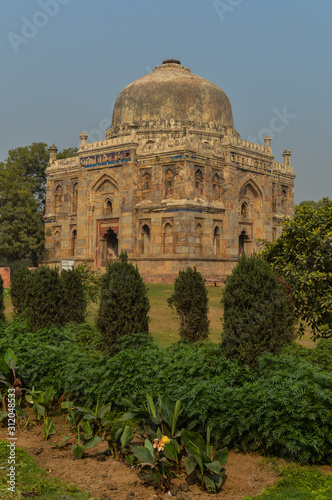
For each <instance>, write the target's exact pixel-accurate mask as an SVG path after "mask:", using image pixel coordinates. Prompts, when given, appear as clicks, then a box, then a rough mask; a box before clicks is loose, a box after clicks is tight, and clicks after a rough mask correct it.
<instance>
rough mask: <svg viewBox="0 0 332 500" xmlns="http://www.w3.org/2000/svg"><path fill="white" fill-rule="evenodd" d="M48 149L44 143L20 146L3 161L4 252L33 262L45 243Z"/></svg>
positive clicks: (0, 217)
mask: <svg viewBox="0 0 332 500" xmlns="http://www.w3.org/2000/svg"><path fill="white" fill-rule="evenodd" d="M48 156H49V154H48V149H47V145H46V144H44V143H34V144H32V145H31V146H27V147H20V148H16V149H14V150H12V151H9V154H8V158H7V160H6V161H5V162H4V163H1V164H0V255H1V256H2V257H5V258H7V259H9V260H20V259H23V258H25V257H26V256H29V257H30V259H31V262H32V264H33V266H36V265H37V262H38V256H39V255H40V254H41V253H42V251H43V247H44V225H43V218H42V217H43V210H44V206H45V193H46V174H45V170H46V167H47V162H48Z"/></svg>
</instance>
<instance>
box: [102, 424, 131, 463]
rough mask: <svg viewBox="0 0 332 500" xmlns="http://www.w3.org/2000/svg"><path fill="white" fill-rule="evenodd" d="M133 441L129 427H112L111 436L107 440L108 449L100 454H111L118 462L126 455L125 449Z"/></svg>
mask: <svg viewBox="0 0 332 500" xmlns="http://www.w3.org/2000/svg"><path fill="white" fill-rule="evenodd" d="M133 439H134V434H133V433H132V431H131V429H130V427H129V425H126V426H124V425H122V427H118V426H117V425H112V427H111V434H110V437H109V439H108V448H107V449H106V450H105V451H103V452H101V454H105V453H111V454H112V456H113V457H115V459H116V460H119V459H120V458H121V455H122V456H123V455H124V454H125V453H126V448H127V446H128V445H129V443H130V442H131V441H132V440H133Z"/></svg>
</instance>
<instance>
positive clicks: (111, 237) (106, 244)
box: [100, 228, 119, 267]
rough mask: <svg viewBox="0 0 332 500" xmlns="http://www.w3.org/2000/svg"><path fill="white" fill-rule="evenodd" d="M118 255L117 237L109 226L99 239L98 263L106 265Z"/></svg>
mask: <svg viewBox="0 0 332 500" xmlns="http://www.w3.org/2000/svg"><path fill="white" fill-rule="evenodd" d="M118 255H119V241H118V237H117V235H116V234H115V232H114V231H113V229H111V228H109V229H108V230H107V232H106V233H105V234H104V236H103V238H102V239H101V241H100V265H101V266H102V267H106V266H107V264H108V263H112V262H113V261H114V260H116V259H117V257H118Z"/></svg>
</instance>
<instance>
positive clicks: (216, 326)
mask: <svg viewBox="0 0 332 500" xmlns="http://www.w3.org/2000/svg"><path fill="white" fill-rule="evenodd" d="M147 286H148V295H149V300H150V304H151V309H150V313H149V316H150V319H151V321H150V332H151V334H152V335H153V337H154V338H155V340H156V341H157V343H158V344H159V345H160V346H161V347H167V346H168V345H170V344H172V343H174V342H177V341H178V340H179V339H180V337H179V334H178V330H179V321H178V318H177V316H176V314H175V313H174V312H173V311H172V309H171V308H170V307H168V304H167V299H168V297H170V296H171V294H172V292H173V288H174V286H173V285H171V284H168V283H166V284H165V283H153V284H148V285H147ZM208 294H209V320H210V335H209V338H210V340H211V341H212V342H216V343H218V342H220V339H221V332H222V322H221V318H222V315H223V310H222V307H221V304H220V299H221V296H222V286H217V287H214V286H213V287H208ZM4 301H5V308H6V309H5V315H6V318H7V319H8V320H9V319H11V318H12V316H13V307H12V304H11V300H10V296H9V295H6V296H5V297H4ZM97 310H98V305H97V304H92V305H90V306H89V308H88V313H87V321H88V322H91V323H93V322H94V321H95V316H96V313H97ZM297 342H298V343H299V344H301V345H303V346H304V347H315V343H314V342H312V341H311V340H310V329H309V328H307V330H306V333H305V335H304V336H303V337H302V339H298V340H297Z"/></svg>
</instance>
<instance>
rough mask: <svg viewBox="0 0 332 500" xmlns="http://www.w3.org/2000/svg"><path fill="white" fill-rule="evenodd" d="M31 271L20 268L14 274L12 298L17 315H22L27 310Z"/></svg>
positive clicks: (11, 290) (11, 283)
mask: <svg viewBox="0 0 332 500" xmlns="http://www.w3.org/2000/svg"><path fill="white" fill-rule="evenodd" d="M30 281H31V271H30V270H29V269H28V268H27V267H20V268H18V269H17V270H16V271H14V272H13V274H12V276H11V282H10V297H11V300H12V304H13V307H14V313H15V314H22V313H23V312H24V311H25V309H26V308H27V305H28V304H27V295H28V290H29V289H30Z"/></svg>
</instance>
